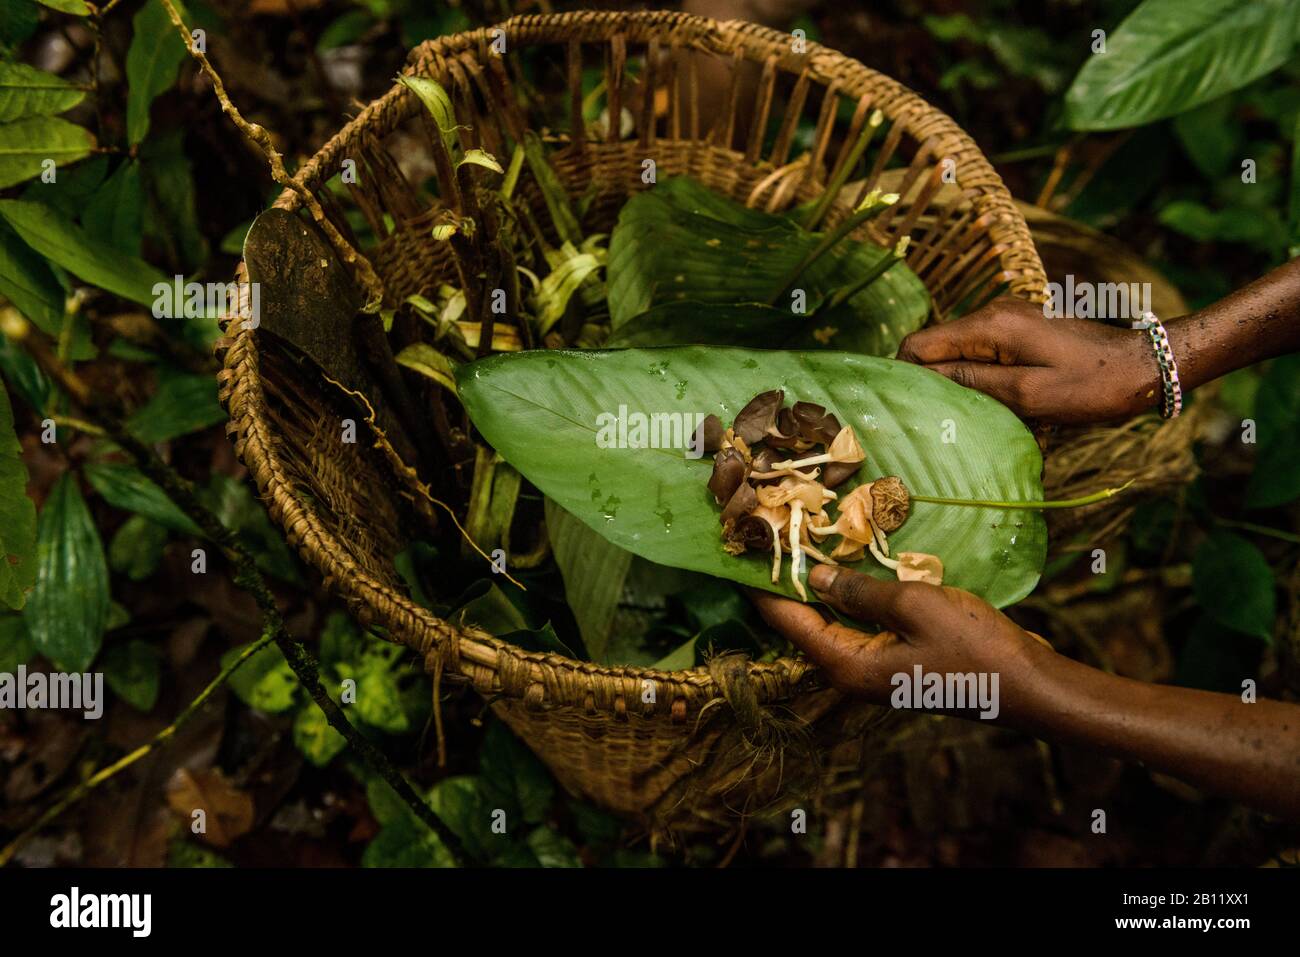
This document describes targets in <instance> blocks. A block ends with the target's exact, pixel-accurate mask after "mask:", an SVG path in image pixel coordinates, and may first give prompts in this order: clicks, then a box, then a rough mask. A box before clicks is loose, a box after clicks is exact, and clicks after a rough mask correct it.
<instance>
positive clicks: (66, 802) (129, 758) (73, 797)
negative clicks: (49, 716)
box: [0, 632, 274, 867]
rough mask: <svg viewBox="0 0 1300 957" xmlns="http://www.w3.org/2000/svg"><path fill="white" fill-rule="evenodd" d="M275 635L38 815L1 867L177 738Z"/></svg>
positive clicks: (1, 855)
mask: <svg viewBox="0 0 1300 957" xmlns="http://www.w3.org/2000/svg"><path fill="white" fill-rule="evenodd" d="M273 638H274V636H273V635H271V634H270V633H269V632H267V633H265V634H263V635H262V637H261V638H259V639H258V640H257V641H255V642H253V643H252V644H251V645H249V646H248V647H246V648H245V649H244V650H243V651H241V652H240V654H239V657H238V658H236V659H235V660H234V661H232V662H231V663H230V664H228V665H226V667H224V668H222V669H221V671H220V672H219V673H218V674H217V676H216V677H215V678H213V679H212V680H211V681H210V682H208V685H207V687H205V688H204V689H203V690H202V691H200V692H199V694H198V697H197V698H195V699H194V700H193V701H191V702H190V703H189V704H187V705H186V706H185V708H184V709H183V710H182V711H181V713H180V714H178V715H177V716H176V720H174V721H173V722H172V723H171V724H169V725H167V727H165V728H163V729H162V730H161V731H159V732H158V733H157V734H156V735H154V737H153V739H152V740H151V741H149V742H147V743H145V744H142V745H140V747H138V748H136V749H135V750H134V751H132V752H131V753H130V754H128V755H126V756H125V757H122V758H119V759H118V760H116V761H114V762H113V763H112V764H110V765H108V766H107V767H104V768H100V769H99V770H98V771H96V772H95V773H94V774H92V775H91V776H90V777H88V778H86V780H84V781H82V782H81V783H80V784H78V785H77V786H76V787H74V788H72V789H71V790H69V791H68V793H67V794H65V795H63V797H61V798H60V799H59V800H58V801H56V802H55V803H54V804H53V805H52V806H51V807H50V808H48V809H47V810H46V811H45V813H44V814H42V815H41V816H40V817H39V818H37V819H36V821H35V822H34V823H33V824H31V825H30V826H28V827H27V828H26V829H25V830H23V832H22V833H21V834H19V835H18V836H17V837H15V838H14V839H13V840H12V841H10V842H9V843H8V844H6V845H5V846H4V848H3V849H0V867H4V866H5V865H6V864H8V863H9V861H10V860H12V859H13V856H14V854H15V853H16V852H17V850H18V849H19V848H20V847H21V846H22V845H23V844H25V843H27V841H28V840H29V839H30V838H32V837H34V836H35V835H36V834H37V833H39V832H40V831H41V830H42V829H43V828H44V827H45V826H46V825H48V824H50V823H51V822H52V821H54V819H55V818H57V817H58V816H59V815H60V814H62V813H63V812H64V811H66V810H67V809H68V808H70V807H72V805H74V804H76V803H77V802H78V801H80V800H81V799H82V798H84V797H85V796H86V795H87V794H89V793H90V792H91V791H93V790H95V788H97V787H99V786H100V785H101V784H103V783H104V782H105V781H107V780H108V779H109V778H111V777H113V776H114V775H115V774H117V773H118V772H120V771H125V770H126V769H127V768H129V767H130V766H131V765H133V764H135V763H136V762H137V761H139V760H140V759H141V758H143V757H146V756H147V755H150V754H152V753H153V752H154V751H156V750H158V748H160V747H162V745H164V744H166V743H167V742H168V741H170V740H171V739H172V738H174V737H175V736H176V732H177V731H179V730H180V729H181V727H182V726H183V725H185V724H186V723H187V722H188V721H189V720H190V718H192V717H194V716H195V715H196V714H198V712H199V709H200V708H202V707H203V705H204V704H205V703H206V702H207V700H208V699H209V698H211V697H212V695H213V693H215V692H216V690H217V689H218V688H220V687H221V686H222V685H223V684H225V682H226V680H227V679H228V678H229V677H230V676H231V675H232V674H234V673H235V670H236V669H237V668H238V667H239V666H240V665H242V664H243V663H244V662H245V661H247V660H248V659H249V658H251V657H253V655H255V654H257V653H258V652H259V651H261V650H262V649H263V648H265V647H266V646H267V645H269V644H270V643H271V641H272V640H273Z"/></svg>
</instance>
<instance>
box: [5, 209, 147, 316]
mask: <svg viewBox="0 0 1300 957" xmlns="http://www.w3.org/2000/svg"><path fill="white" fill-rule="evenodd" d="M0 216H3V217H4V219H5V220H6V221H8V223H9V225H10V226H12V227H13V229H14V231H15V232H17V233H18V235H19V236H21V237H22V239H23V241H24V242H26V243H27V245H28V246H30V247H31V248H32V249H34V250H36V252H38V253H40V254H41V255H42V256H44V257H46V258H47V259H49V260H51V261H52V262H55V263H57V264H58V265H60V266H62V267H63V268H64V269H66V270H67V271H68V272H70V273H72V274H73V275H74V276H76V277H78V278H79V279H81V280H83V281H84V282H86V283H89V284H90V285H92V286H98V287H100V288H101V289H106V290H108V291H109V292H111V293H114V294H116V295H119V296H121V297H122V298H123V299H129V300H130V301H132V302H136V303H139V304H141V305H145V306H152V304H153V302H154V298H155V297H154V293H153V287H154V284H155V283H160V282H165V281H166V280H165V279H164V277H163V275H162V273H160V272H158V270H156V269H155V268H154V267H152V266H150V265H149V264H148V263H146V262H144V261H142V260H140V259H138V258H136V257H134V256H130V255H127V254H126V253H123V252H121V251H120V250H118V249H116V248H114V247H113V246H111V245H109V244H107V243H104V242H101V241H100V240H97V239H95V238H93V237H92V236H90V235H89V234H88V233H87V232H86V231H85V230H84V229H82V228H81V227H80V226H78V225H77V224H76V223H74V222H72V221H71V220H70V219H69V218H67V217H66V216H64V215H61V214H60V213H58V212H57V211H55V210H54V209H51V208H50V207H49V206H45V205H43V204H41V203H35V202H31V201H29V200H20V199H5V200H0Z"/></svg>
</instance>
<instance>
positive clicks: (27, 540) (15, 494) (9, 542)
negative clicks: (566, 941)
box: [0, 385, 38, 609]
mask: <svg viewBox="0 0 1300 957" xmlns="http://www.w3.org/2000/svg"><path fill="white" fill-rule="evenodd" d="M37 564H38V561H37V545H36V505H35V504H34V503H33V502H32V500H31V499H30V498H28V497H27V465H26V463H25V462H24V461H23V447H22V443H20V442H19V441H18V436H17V435H16V434H15V433H14V410H13V406H11V405H10V404H9V393H8V392H6V391H5V389H4V386H3V385H0V604H2V605H4V606H5V607H6V608H14V609H18V608H22V607H23V605H24V603H26V601H27V590H28V589H29V588H31V587H32V585H33V584H35V582H36V571H37Z"/></svg>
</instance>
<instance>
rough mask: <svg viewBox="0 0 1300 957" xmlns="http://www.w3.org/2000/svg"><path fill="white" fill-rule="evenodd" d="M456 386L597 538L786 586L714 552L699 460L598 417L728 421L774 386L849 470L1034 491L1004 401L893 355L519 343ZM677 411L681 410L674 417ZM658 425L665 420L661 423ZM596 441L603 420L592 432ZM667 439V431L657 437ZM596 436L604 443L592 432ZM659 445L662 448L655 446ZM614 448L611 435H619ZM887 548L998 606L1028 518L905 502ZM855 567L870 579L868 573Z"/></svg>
mask: <svg viewBox="0 0 1300 957" xmlns="http://www.w3.org/2000/svg"><path fill="white" fill-rule="evenodd" d="M458 381H459V384H460V393H461V397H462V400H463V401H464V403H465V406H466V408H467V409H468V410H469V413H470V416H471V418H472V419H473V421H474V424H475V426H477V427H478V429H479V430H480V431H481V432H482V433H483V435H484V437H485V438H486V439H487V440H488V441H489V442H491V443H492V444H493V445H494V446H495V447H496V449H497V450H498V451H499V452H501V454H502V455H503V456H504V457H505V459H506V460H507V461H508V462H510V463H511V464H512V465H514V466H515V468H517V469H518V470H519V471H520V472H522V473H523V474H524V476H525V477H526V478H528V479H529V480H530V481H532V482H533V483H534V484H535V485H537V486H538V488H540V489H541V490H542V491H543V492H545V493H546V494H547V495H548V496H550V497H551V498H552V499H554V500H555V501H556V502H557V503H558V504H559V505H561V506H562V507H563V508H564V509H566V510H567V511H569V512H572V513H573V514H574V515H576V516H577V517H578V518H580V519H581V520H582V521H583V522H585V523H586V524H587V525H588V526H590V527H591V528H593V529H595V530H597V531H598V532H600V533H601V534H602V535H604V536H605V537H606V538H608V539H609V540H610V541H611V542H613V543H615V544H616V545H619V546H620V547H622V548H626V549H627V550H629V551H631V552H633V553H634V554H637V555H640V556H642V557H644V558H647V559H650V560H651V561H654V562H658V563H660V564H664V565H672V566H676V567H680V568H686V569H691V570H695V571H700V572H704V573H706V574H710V575H715V576H717V577H720V578H728V579H732V580H734V581H737V582H740V583H741V584H745V585H751V586H754V587H759V588H765V589H768V590H778V589H779V590H780V591H782V592H783V593H786V594H793V591H792V590H790V589H789V587H788V585H786V584H784V583H783V584H782V585H780V586H773V585H772V583H771V580H770V574H771V569H770V567H769V565H768V563H767V562H765V561H762V560H755V561H753V562H748V561H737V560H736V559H735V558H734V557H733V556H730V555H728V554H727V553H726V552H725V551H723V549H722V543H721V539H720V537H719V525H718V514H717V506H716V505H715V504H714V503H713V500H712V497H711V496H710V494H709V492H708V490H707V488H705V483H706V481H707V479H708V475H709V473H710V470H711V467H712V461H711V459H709V458H708V457H704V458H699V459H690V458H687V457H686V455H685V452H684V449H683V448H682V447H681V445H680V444H678V445H677V447H668V448H665V447H658V448H631V447H626V446H628V445H631V444H634V443H630V442H627V441H626V438H627V436H628V433H626V432H625V433H624V439H625V441H623V442H621V443H620V442H618V441H615V442H613V447H602V446H601V444H598V442H597V437H598V435H599V434H602V428H603V426H606V425H608V423H609V422H610V419H607V418H602V417H603V416H610V417H613V418H616V417H618V416H619V415H620V407H622V410H621V411H622V414H623V416H624V418H625V420H627V421H630V416H631V415H632V414H633V413H641V414H642V415H645V416H647V417H649V416H651V415H656V416H659V417H660V418H659V419H658V421H659V422H660V423H661V428H663V427H664V426H668V425H670V424H671V418H670V417H672V416H678V417H679V418H678V421H679V423H680V424H682V425H683V426H688V428H687V430H686V431H687V432H689V430H690V429H693V428H694V423H695V422H697V421H698V419H696V418H695V417H697V416H698V417H700V418H702V417H703V416H704V415H706V414H714V415H717V416H718V417H719V418H720V419H722V420H723V421H724V422H729V421H731V420H732V419H733V418H734V417H735V413H736V412H737V411H738V410H739V409H740V407H741V406H742V405H744V403H745V402H747V401H748V400H749V399H750V398H751V397H753V396H754V395H755V394H757V393H759V392H762V391H765V390H768V389H785V390H786V392H787V393H788V394H789V395H797V396H799V397H800V398H801V399H803V400H805V401H808V402H815V403H818V404H820V405H823V406H825V407H826V409H827V410H828V411H831V412H834V413H835V414H836V415H837V416H838V417H839V419H840V421H841V422H843V423H845V424H851V425H852V426H853V428H854V430H855V431H856V433H857V435H858V437H859V439H860V441H861V443H862V446H863V448H864V449H865V451H866V456H867V459H866V465H865V467H864V469H863V471H862V473H861V475H860V476H859V477H858V478H855V479H852V480H850V481H849V482H847V483H845V484H844V485H843V486H840V488H839V489H838V490H837V491H839V492H840V493H841V494H843V493H846V492H848V491H850V490H851V489H852V488H853V487H854V484H855V483H856V482H857V481H859V480H860V479H861V478H862V477H863V476H865V477H867V478H870V477H874V476H876V475H899V476H904V477H906V480H907V482H908V484H909V488H911V489H912V491H913V492H914V493H916V494H924V495H937V496H942V497H947V498H960V499H982V500H1014V501H1020V500H1038V499H1041V497H1042V485H1041V481H1040V472H1041V468H1042V459H1041V456H1040V454H1039V451H1038V446H1037V444H1036V443H1035V441H1034V439H1033V436H1032V435H1030V433H1029V431H1028V430H1027V429H1026V428H1025V427H1024V425H1023V424H1022V423H1021V422H1020V420H1019V419H1017V418H1016V417H1015V416H1014V415H1013V414H1012V413H1011V412H1010V410H1008V409H1006V408H1005V407H1004V406H1002V405H1001V404H999V403H998V402H996V401H995V400H993V399H991V398H989V397H988V396H985V395H982V394H980V393H977V392H975V391H973V390H969V389H963V388H962V387H960V386H958V385H956V384H955V383H953V382H950V381H949V380H947V379H945V378H943V377H942V376H938V375H935V374H934V373H932V372H929V371H927V370H925V369H921V368H918V367H916V366H913V365H910V364H908V363H902V362H895V361H892V360H887V359H878V358H872V357H868V356H861V355H851V354H844V353H826V352H806V353H799V352H763V351H753V350H744V349H720V348H700V347H696V348H674V349H648V350H641V349H629V350H622V351H608V352H561V351H554V352H527V353H518V354H514V355H502V356H492V357H489V358H487V359H484V360H481V361H479V362H476V363H473V364H471V365H467V366H463V367H461V369H460V370H459V373H458ZM687 416H690V417H691V418H690V419H689V420H687V419H686V417H687ZM663 431H664V432H670V431H671V429H667V428H664V429H663ZM603 434H604V435H605V438H606V439H608V438H609V437H610V436H609V430H608V429H605V431H604V433H603ZM666 437H668V438H671V437H670V436H666ZM603 444H605V445H610V444H611V443H609V442H604V443H603ZM659 444H660V445H661V446H662V445H665V444H672V443H671V441H670V442H660V443H659ZM620 445H622V446H624V447H619V446H620ZM894 544H895V545H896V547H897V548H898V549H899V550H900V551H921V552H926V551H928V552H932V553H937V554H938V555H939V557H940V558H941V559H942V560H943V563H944V566H945V568H947V569H948V570H949V576H948V581H949V583H951V584H953V585H956V586H958V587H961V588H965V589H967V590H969V591H973V592H975V593H976V594H978V595H981V596H982V597H984V598H985V599H987V600H988V601H990V602H992V603H993V604H995V605H1006V604H1009V603H1011V602H1013V601H1016V600H1018V599H1020V598H1022V597H1023V596H1024V595H1026V594H1028V593H1029V592H1030V591H1031V590H1032V588H1033V587H1034V585H1035V583H1036V582H1037V580H1038V575H1039V571H1040V569H1041V568H1042V563H1043V558H1044V553H1045V548H1046V528H1045V525H1044V522H1043V520H1042V518H1041V516H1040V515H1038V514H1036V513H1034V512H1026V511H1019V510H999V509H986V508H974V507H954V506H941V505H931V504H926V503H919V504H917V506H916V508H915V511H914V513H913V515H912V517H911V518H910V519H909V520H908V522H907V524H906V525H905V526H904V527H903V528H902V529H900V530H899V531H898V533H897V534H896V536H895V539H894ZM863 570H864V571H867V572H869V573H871V574H875V575H878V576H880V577H886V574H887V573H886V572H885V571H884V569H881V568H879V567H877V568H871V567H869V566H868V565H866V564H865V563H864V565H863Z"/></svg>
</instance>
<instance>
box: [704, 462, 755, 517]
mask: <svg viewBox="0 0 1300 957" xmlns="http://www.w3.org/2000/svg"><path fill="white" fill-rule="evenodd" d="M746 471H748V466H746V465H745V457H744V456H743V455H741V454H740V452H738V451H737V450H736V449H723V450H722V451H720V452H718V453H717V454H716V455H715V456H713V474H712V475H710V476H709V491H710V492H712V493H713V499H714V501H716V502H717V503H718V504H719V505H725V504H726V503H727V502H729V501H731V496H732V495H734V494H736V489H737V488H739V487H740V485H741V483H743V482H744V481H745V473H746Z"/></svg>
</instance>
